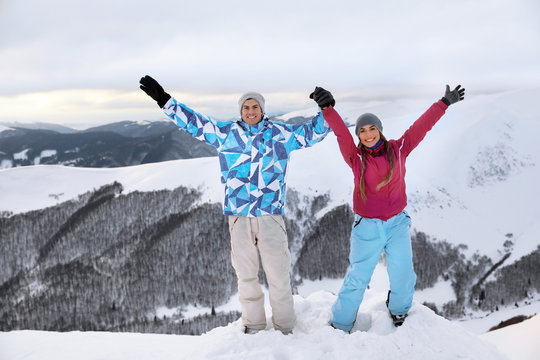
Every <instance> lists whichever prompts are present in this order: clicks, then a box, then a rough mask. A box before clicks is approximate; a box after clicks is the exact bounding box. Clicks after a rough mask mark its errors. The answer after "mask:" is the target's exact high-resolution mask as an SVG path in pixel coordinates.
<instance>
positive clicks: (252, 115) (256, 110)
mask: <svg viewBox="0 0 540 360" xmlns="http://www.w3.org/2000/svg"><path fill="white" fill-rule="evenodd" d="M262 117H263V112H262V109H261V106H260V105H259V103H258V102H257V100H254V99H248V100H246V101H245V102H244V104H243V105H242V120H243V121H244V122H245V123H246V124H248V125H255V124H257V123H258V122H260V121H261V120H262Z"/></svg>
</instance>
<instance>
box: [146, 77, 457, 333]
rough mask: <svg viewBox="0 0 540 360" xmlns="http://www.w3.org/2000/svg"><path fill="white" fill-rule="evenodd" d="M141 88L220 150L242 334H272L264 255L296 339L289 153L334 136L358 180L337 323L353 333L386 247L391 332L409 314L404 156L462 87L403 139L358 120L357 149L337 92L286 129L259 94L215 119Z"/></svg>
mask: <svg viewBox="0 0 540 360" xmlns="http://www.w3.org/2000/svg"><path fill="white" fill-rule="evenodd" d="M140 84H141V86H140V88H141V89H142V90H143V91H144V92H145V93H146V94H148V95H149V96H150V97H152V98H153V99H154V100H155V101H156V102H157V104H158V106H159V107H160V108H162V109H163V111H164V112H165V114H166V115H167V116H168V117H169V118H170V119H171V120H172V121H174V122H175V123H176V124H177V126H178V127H180V128H181V129H183V130H184V131H186V132H188V133H189V134H191V135H192V136H193V137H194V138H196V139H199V140H201V141H203V142H205V143H207V144H210V145H212V146H213V147H215V148H216V149H217V150H218V154H219V163H220V167H221V182H222V183H223V185H224V187H225V199H224V203H223V213H224V214H225V215H227V216H228V218H229V231H230V235H231V260H232V265H233V267H234V270H235V271H236V275H237V277H238V294H239V297H240V303H241V306H242V323H243V326H244V332H245V333H248V334H253V333H256V332H258V331H260V330H264V329H265V328H266V316H265V311H264V295H263V292H262V290H261V286H260V285H259V279H258V272H259V254H260V258H261V262H262V266H263V269H264V272H265V274H266V278H267V280H268V286H269V297H270V305H271V307H272V323H273V325H274V328H275V329H276V330H279V331H281V332H282V333H284V334H289V333H291V332H292V330H293V328H294V325H295V322H296V317H295V314H294V303H293V297H292V291H291V284H290V275H289V271H290V265H291V255H290V253H289V248H288V241H287V232H286V229H285V223H284V221H283V210H284V209H283V205H284V200H285V186H286V184H285V173H286V170H287V165H288V162H289V156H290V153H291V151H293V150H297V149H301V148H305V147H310V146H312V145H315V144H316V143H318V142H319V141H322V140H323V139H324V138H325V137H326V135H327V134H328V133H329V132H330V129H332V130H333V131H334V133H335V134H336V136H337V140H338V143H339V148H340V151H341V153H342V155H343V158H344V160H345V162H346V163H347V164H348V165H349V166H350V167H351V168H352V171H353V174H354V182H355V186H354V194H353V205H354V212H355V214H356V215H355V220H354V224H353V226H352V233H351V238H350V254H349V261H350V266H349V268H348V270H347V274H346V276H345V279H344V281H343V285H342V287H341V289H340V291H339V294H338V297H337V300H336V302H335V304H334V305H333V306H332V319H331V325H332V326H333V327H334V328H337V329H340V330H343V331H346V332H349V331H350V330H351V329H352V327H353V325H354V322H355V320H356V314H357V311H358V308H359V306H360V303H361V302H362V298H363V296H364V291H365V289H366V287H367V285H368V284H369V281H370V279H371V275H372V273H373V270H374V268H375V266H376V264H377V262H378V260H379V257H380V255H381V253H382V251H383V250H384V251H385V253H386V259H387V263H388V275H389V278H390V291H389V292H388V299H387V302H386V304H387V307H388V310H389V312H390V316H391V317H392V320H393V321H394V325H396V326H400V325H401V324H402V323H403V321H404V320H405V317H406V316H407V312H408V311H409V309H410V307H411V304H412V298H413V292H414V285H415V282H416V275H415V273H414V269H413V262H412V250H411V237H410V232H409V226H410V218H409V216H408V215H407V213H406V212H405V210H404V209H405V206H406V205H407V198H406V194H405V182H404V177H405V159H406V157H407V156H408V155H409V153H410V152H411V151H412V150H413V149H414V148H415V147H416V146H417V145H418V144H419V143H420V141H421V140H422V139H423V138H424V136H425V135H426V133H427V132H428V131H429V130H430V129H431V128H432V127H433V125H435V123H436V122H437V121H438V120H439V119H440V118H441V117H442V116H443V115H444V113H445V111H446V109H447V108H448V106H450V105H451V104H453V103H455V102H458V101H460V100H462V99H463V97H464V90H465V89H460V86H458V87H456V88H455V89H454V90H450V88H449V86H448V85H447V86H446V92H445V95H444V96H443V97H442V99H441V100H439V101H437V102H435V103H434V104H433V105H432V106H431V107H430V108H429V109H428V110H427V111H426V112H425V113H424V114H423V115H422V116H421V117H420V118H419V119H418V120H416V121H415V122H414V124H413V125H412V126H411V127H410V128H409V129H408V130H407V131H406V132H405V133H404V134H403V136H402V137H401V138H400V139H399V140H386V138H385V137H384V136H383V134H382V130H383V126H382V123H381V121H380V120H379V118H378V117H377V116H375V115H374V114H370V113H367V114H363V115H361V116H360V117H359V118H358V119H357V120H356V128H355V134H356V136H357V137H358V138H359V143H358V145H357V144H356V143H355V140H354V138H353V136H352V135H351V133H350V132H349V129H348V128H347V126H346V125H345V124H344V122H343V120H342V119H341V117H340V116H339V114H338V113H337V112H336V110H335V109H334V105H335V100H334V98H333V96H332V94H331V93H330V92H329V91H327V90H325V89H323V88H320V87H316V88H315V91H314V92H313V93H312V94H311V95H310V97H311V98H313V99H314V100H315V102H316V103H317V105H318V106H319V107H320V108H321V110H322V111H321V112H319V113H318V114H317V116H315V117H314V118H313V119H312V120H311V121H310V122H308V123H306V124H302V125H289V124H286V123H282V122H274V121H270V120H269V119H268V117H267V116H266V115H265V108H264V106H265V101H264V98H263V96H262V95H261V94H259V93H256V92H248V93H246V94H244V95H242V96H241V97H240V99H239V101H238V106H239V111H240V115H241V117H240V119H238V120H236V121H225V122H219V121H215V120H213V119H211V118H209V117H206V116H203V115H201V114H199V113H197V112H195V111H193V110H192V109H190V108H189V107H187V106H185V105H184V104H181V103H179V102H178V101H177V100H176V99H174V98H172V97H171V96H170V95H169V94H167V93H166V92H165V91H164V90H163V88H162V87H161V85H159V83H158V82H157V81H156V80H154V79H153V78H151V77H150V76H148V75H147V76H145V77H143V78H141V80H140Z"/></svg>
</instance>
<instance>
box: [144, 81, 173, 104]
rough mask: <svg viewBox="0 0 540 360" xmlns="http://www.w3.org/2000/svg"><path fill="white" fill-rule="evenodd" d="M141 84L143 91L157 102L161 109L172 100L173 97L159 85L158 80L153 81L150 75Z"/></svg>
mask: <svg viewBox="0 0 540 360" xmlns="http://www.w3.org/2000/svg"><path fill="white" fill-rule="evenodd" d="M139 83H140V84H141V86H140V88H141V90H142V91H144V92H145V93H146V95H148V96H150V97H151V98H152V99H154V100H155V101H157V103H158V105H159V107H160V108H162V107H164V106H165V104H166V103H167V101H169V99H170V98H171V95H169V94H167V93H166V92H165V91H164V90H163V88H162V87H161V85H159V83H158V82H157V81H156V80H154V79H152V78H151V77H150V76H148V75H146V76H145V77H143V78H141V80H140V81H139Z"/></svg>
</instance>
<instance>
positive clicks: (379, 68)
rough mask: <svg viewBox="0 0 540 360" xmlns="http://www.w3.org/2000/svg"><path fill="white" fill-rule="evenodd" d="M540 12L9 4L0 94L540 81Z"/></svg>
mask: <svg viewBox="0 0 540 360" xmlns="http://www.w3.org/2000/svg"><path fill="white" fill-rule="evenodd" d="M539 10H540V4H539V3H538V2H537V1H534V0H517V1H510V0H493V1H488V0H481V1H476V2H471V1H466V0H455V1H452V2H433V1H427V0H416V1H413V2H402V1H397V0H392V1H384V2H378V3H373V2H371V1H352V0H351V1H338V2H333V3H328V2H327V1H320V0H312V1H307V0H299V1H284V0H276V1H272V2H263V3H261V2H252V1H251V2H249V1H238V0H234V1H227V2H220V1H197V2H195V1H189V2H188V1H180V2H178V1H172V0H170V1H166V0H164V1H161V2H159V4H157V3H152V2H148V1H139V0H134V1H130V2H128V3H127V2H125V1H118V0H116V1H109V0H108V1H105V0H93V1H91V2H73V1H69V0H51V1H48V2H42V1H39V0H27V1H24V2H20V1H16V0H4V1H2V2H0V44H1V45H0V78H1V79H2V82H0V96H4V97H5V98H4V103H5V105H6V106H8V105H9V106H15V105H17V106H18V102H15V103H10V104H7V103H6V101H7V100H6V99H14V96H16V95H22V94H27V93H37V92H40V93H42V94H46V93H49V94H50V93H52V92H55V91H62V90H69V91H71V90H73V89H79V90H95V91H97V90H101V89H105V90H115V91H126V92H130V91H136V90H137V88H138V80H139V78H140V77H141V76H142V75H145V74H150V75H152V76H154V77H155V78H156V79H158V80H159V81H160V82H162V83H163V84H164V86H166V88H168V89H174V90H175V91H180V92H182V93H192V94H199V95H200V94H207V95H210V94H214V95H215V94H217V95H222V96H231V97H234V94H237V93H242V92H245V91H247V90H257V91H260V92H262V93H276V94H277V93H303V92H307V91H309V90H310V89H311V88H312V87H314V86H315V85H320V86H325V87H327V88H329V89H332V90H333V91H336V92H342V93H347V92H359V91H363V90H364V89H380V88H386V89H398V91H401V90H399V89H404V88H405V89H412V88H424V89H417V90H409V91H413V92H414V91H417V92H422V91H427V90H429V91H431V89H435V88H436V89H438V88H439V87H440V85H441V84H443V85H444V84H446V83H447V82H450V83H454V82H460V83H463V84H467V86H468V87H469V88H470V89H476V90H479V91H489V90H490V89H491V90H493V89H505V88H517V87H522V86H535V85H536V84H538V83H539V81H540V65H539V64H540V45H539V44H540V25H539V23H538V21H537V19H536V14H538V13H540V11H539ZM214 95H212V96H214ZM104 96H105V95H104ZM386 96H387V97H388V96H392V95H391V94H388V95H386ZM69 99H71V98H69ZM283 99H285V97H283ZM64 101H68V98H65V100H64ZM207 106H208V107H209V108H210V109H211V108H215V110H214V112H215V113H221V112H222V111H221V110H217V108H219V106H220V105H219V104H218V105H215V106H214V105H207ZM276 107H278V108H279V107H283V108H286V106H285V104H276ZM21 110H22V109H21ZM110 114H111V115H110V116H109V118H108V119H111V120H112V119H114V118H115V117H116V116H117V115H116V114H115V113H110ZM0 115H1V114H0ZM125 115H126V116H128V115H129V116H131V115H136V114H134V113H126V114H125Z"/></svg>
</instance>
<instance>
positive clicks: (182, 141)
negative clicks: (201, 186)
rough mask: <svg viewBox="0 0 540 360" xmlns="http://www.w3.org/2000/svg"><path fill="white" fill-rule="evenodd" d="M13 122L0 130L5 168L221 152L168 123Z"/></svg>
mask: <svg viewBox="0 0 540 360" xmlns="http://www.w3.org/2000/svg"><path fill="white" fill-rule="evenodd" d="M9 125H11V124H4V126H6V128H7V129H5V130H4V131H1V132H0V168H10V167H16V166H26V165H38V164H48V165H52V164H60V165H67V166H77V167H103V168H108V167H120V166H130V165H139V164H146V163H154V162H160V161H167V160H176V159H191V158H197V157H206V156H216V155H217V153H216V150H215V149H214V148H212V147H211V146H209V145H206V144H204V143H202V142H200V141H198V140H195V139H193V138H192V137H191V136H189V135H188V134H186V133H184V132H183V131H179V130H178V127H176V126H175V125H174V124H173V123H172V122H166V121H154V122H149V121H148V122H146V121H145V122H135V121H122V122H117V123H113V124H108V125H103V126H98V127H94V128H90V129H86V130H81V131H78V130H74V129H70V128H67V127H60V126H58V125H52V124H40V126H39V127H38V126H32V124H29V125H22V124H15V126H13V125H11V126H9Z"/></svg>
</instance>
